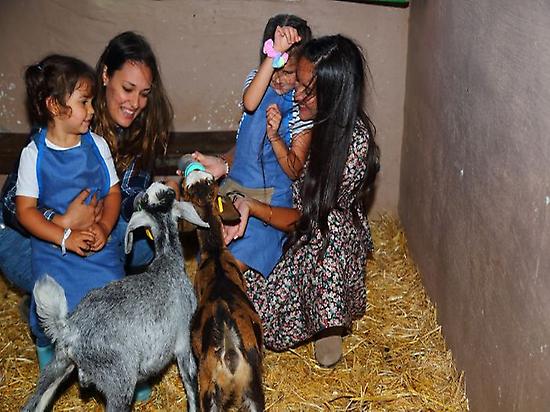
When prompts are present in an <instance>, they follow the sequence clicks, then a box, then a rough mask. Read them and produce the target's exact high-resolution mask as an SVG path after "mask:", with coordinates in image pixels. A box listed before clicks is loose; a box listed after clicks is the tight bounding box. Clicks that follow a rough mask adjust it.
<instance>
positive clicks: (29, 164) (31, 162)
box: [15, 133, 118, 199]
mask: <svg viewBox="0 0 550 412" xmlns="http://www.w3.org/2000/svg"><path fill="white" fill-rule="evenodd" d="M91 135H92V137H93V139H94V142H95V144H96V146H97V148H98V149H99V153H100V154H101V157H103V159H104V160H105V164H106V165H107V169H108V170H109V179H110V181H111V184H110V186H109V187H112V186H114V185H116V184H117V183H118V176H117V173H116V169H115V164H114V162H113V156H112V155H111V150H110V149H109V145H108V144H107V142H106V141H105V139H104V138H103V137H101V136H98V135H97V134H95V133H91ZM46 146H47V147H49V148H50V149H54V150H67V149H72V148H73V147H78V146H80V142H79V143H78V144H77V145H75V146H73V147H59V146H57V145H55V144H54V143H52V142H51V141H49V140H48V139H47V138H46ZM37 158H38V148H37V147H36V144H35V143H34V140H33V141H31V142H30V143H29V144H28V145H27V146H26V147H25V148H24V149H23V151H22V152H21V160H20V161H19V169H18V171H17V190H16V192H15V195H16V196H28V197H34V198H36V199H38V192H39V190H38V179H37V178H36V159H37ZM82 189H85V188H84V187H83V188H82Z"/></svg>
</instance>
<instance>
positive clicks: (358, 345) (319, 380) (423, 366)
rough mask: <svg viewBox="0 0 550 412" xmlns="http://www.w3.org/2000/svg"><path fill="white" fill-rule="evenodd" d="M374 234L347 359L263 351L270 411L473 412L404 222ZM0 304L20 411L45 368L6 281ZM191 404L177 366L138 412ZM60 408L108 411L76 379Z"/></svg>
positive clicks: (4, 387)
mask: <svg viewBox="0 0 550 412" xmlns="http://www.w3.org/2000/svg"><path fill="white" fill-rule="evenodd" d="M372 231H373V238H374V240H375V245H376V250H375V252H374V254H373V258H372V260H369V262H368V267H367V286H368V306H367V312H366V314H365V316H364V317H363V318H362V319H361V320H359V321H357V322H356V323H355V324H354V327H353V333H352V334H351V335H350V336H347V337H346V338H345V340H344V355H345V356H344V359H343V360H342V361H341V362H340V363H339V364H338V365H337V366H336V367H335V368H334V369H329V370H327V369H322V368H320V367H318V366H317V364H316V362H315V360H314V357H313V350H312V345H311V344H309V345H305V346H303V347H300V348H298V349H296V350H292V351H288V352H284V353H274V352H270V351H266V357H265V361H264V367H265V371H264V384H265V385H264V386H265V393H266V398H267V409H268V410H271V411H316V410H319V411H324V410H330V411H359V410H360V411H466V410H468V402H467V399H466V395H465V390H464V376H463V374H462V373H459V372H458V371H457V370H456V368H455V366H454V363H453V359H452V355H451V353H450V351H449V350H448V349H447V348H446V346H445V341H444V338H443V336H442V333H441V327H440V326H439V325H438V324H437V320H436V311H435V309H434V307H433V305H432V304H431V303H430V301H429V299H428V297H427V295H426V292H425V291H424V288H423V286H422V283H421V279H420V276H419V274H418V272H417V269H416V266H415V265H414V262H412V261H411V259H410V257H409V253H408V250H407V244H406V239H405V236H404V234H403V231H402V229H401V227H400V226H399V223H398V222H397V221H396V220H395V219H393V218H391V217H389V216H380V217H379V218H377V219H376V220H374V221H372ZM190 265H192V264H191V263H190ZM192 269H193V268H192V266H191V267H190V270H192ZM0 296H1V297H2V299H0V322H1V325H2V332H1V333H0V410H2V411H8V410H16V409H19V408H20V407H21V405H23V403H24V402H25V399H26V398H27V397H28V396H29V394H30V393H31V391H32V390H33V388H34V385H35V382H36V379H37V373H38V367H37V363H36V356H35V353H34V348H33V345H32V342H31V337H30V335H29V331H28V327H27V325H26V323H24V322H22V321H21V319H20V315H19V311H18V305H19V302H20V300H21V296H20V295H18V294H17V293H16V292H15V291H13V290H12V289H9V288H8V287H7V286H6V284H5V282H4V280H3V279H1V280H0ZM185 405H186V402H185V394H184V390H183V386H182V384H181V381H180V379H179V375H178V373H177V368H176V366H175V365H174V364H172V365H171V366H170V367H169V368H168V370H167V371H166V373H165V374H164V375H163V376H161V377H160V378H159V382H157V384H156V385H155V387H154V391H153V396H152V398H151V399H150V400H149V401H148V402H145V403H141V404H137V405H135V408H134V410H136V411H172V410H184V409H185ZM54 410H56V411H75V410H78V411H101V410H103V405H102V403H101V398H100V396H99V395H97V394H96V393H95V392H93V391H86V392H83V391H80V390H79V387H78V385H77V383H76V380H75V379H73V380H72V381H71V382H69V383H68V384H67V385H66V388H65V390H64V392H63V393H62V394H60V395H58V396H57V400H56V402H55V408H54Z"/></svg>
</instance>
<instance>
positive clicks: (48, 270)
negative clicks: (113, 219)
mask: <svg viewBox="0 0 550 412" xmlns="http://www.w3.org/2000/svg"><path fill="white" fill-rule="evenodd" d="M46 132H47V129H45V128H44V129H41V130H40V131H39V132H38V133H37V134H36V135H35V136H34V138H33V139H34V142H35V144H36V147H37V148H38V157H37V160H36V177H37V179H38V189H39V192H38V193H39V194H38V207H41V206H47V207H48V208H51V209H54V210H56V211H57V212H59V213H61V214H63V213H65V211H66V209H67V207H68V206H69V204H70V202H71V201H72V200H73V199H74V198H75V197H76V196H77V195H78V194H79V193H80V192H81V191H82V190H83V189H85V188H90V190H91V193H90V197H89V199H91V197H92V195H93V194H94V193H97V194H98V198H101V199H102V198H104V197H105V196H106V195H107V193H108V192H109V189H110V179H109V171H108V169H107V165H106V164H105V161H104V160H103V157H102V156H101V154H100V153H99V149H98V148H97V146H96V144H95V142H94V140H93V137H92V136H91V134H90V132H88V133H86V134H83V135H82V136H81V141H80V146H77V147H73V148H70V149H67V150H55V149H52V148H49V147H47V146H46ZM89 199H88V200H87V201H89ZM31 247H32V251H31V257H32V272H33V278H34V281H35V282H36V281H37V280H38V279H39V278H40V277H42V276H43V275H45V274H48V275H49V276H51V277H53V278H54V279H55V280H56V281H57V283H59V284H60V285H61V287H62V288H63V289H64V291H65V297H66V298H67V305H68V309H69V313H70V312H72V311H73V310H74V308H75V307H76V305H77V304H78V303H79V302H80V301H81V300H82V298H83V297H84V296H85V295H86V293H88V291H90V290H91V289H94V288H99V287H102V286H104V285H106V284H107V283H109V282H111V281H113V280H116V279H121V278H122V277H123V276H124V271H123V263H122V261H121V259H120V256H119V255H120V252H119V246H118V245H117V242H116V241H114V240H112V239H111V237H109V239H108V240H107V243H106V244H105V246H104V247H103V249H101V250H100V251H98V252H96V253H92V254H90V255H89V256H87V257H81V256H78V255H77V254H75V253H72V252H70V251H67V253H66V254H65V255H62V254H61V249H60V247H59V246H57V245H54V244H52V243H49V242H45V241H42V240H40V239H37V238H36V237H34V236H33V237H32V238H31ZM29 323H30V327H31V330H32V332H33V334H34V335H35V336H36V343H37V345H38V346H46V345H48V344H49V343H50V341H49V339H48V338H47V337H46V335H45V334H44V331H43V330H42V328H41V327H40V325H39V322H38V316H37V314H36V304H35V301H34V296H33V299H32V302H31V312H30V319H29Z"/></svg>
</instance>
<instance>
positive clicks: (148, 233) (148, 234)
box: [145, 228, 153, 240]
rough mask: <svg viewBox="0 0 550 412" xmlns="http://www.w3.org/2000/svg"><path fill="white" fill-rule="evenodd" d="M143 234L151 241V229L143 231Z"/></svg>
mask: <svg viewBox="0 0 550 412" xmlns="http://www.w3.org/2000/svg"><path fill="white" fill-rule="evenodd" d="M145 234H146V235H147V237H148V238H149V239H151V240H153V233H151V229H149V228H147V229H145Z"/></svg>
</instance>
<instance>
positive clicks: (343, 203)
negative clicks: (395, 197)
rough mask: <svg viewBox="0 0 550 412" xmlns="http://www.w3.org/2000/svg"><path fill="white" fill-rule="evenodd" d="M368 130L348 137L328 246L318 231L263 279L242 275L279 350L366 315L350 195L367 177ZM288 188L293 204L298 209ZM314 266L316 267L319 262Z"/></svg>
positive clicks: (367, 243) (362, 258) (359, 236)
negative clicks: (344, 164)
mask: <svg viewBox="0 0 550 412" xmlns="http://www.w3.org/2000/svg"><path fill="white" fill-rule="evenodd" d="M368 143H369V135H368V131H367V129H366V128H365V126H364V125H363V123H362V122H361V121H358V122H357V124H356V126H355V130H354V132H353V141H352V144H351V146H350V150H349V154H348V159H347V162H346V167H345V170H344V174H343V179H342V182H341V186H340V192H339V194H338V201H337V202H338V208H337V209H334V210H332V211H331V212H330V213H329V216H328V226H329V231H328V233H327V236H328V245H327V247H326V248H325V249H323V247H322V246H323V242H322V236H321V231H320V230H319V229H318V228H315V229H314V235H313V238H312V239H311V241H310V242H309V243H307V244H305V245H302V246H301V247H300V248H299V249H298V250H297V251H296V252H294V253H291V252H290V251H289V252H287V253H286V254H285V255H284V256H283V257H282V258H281V260H280V261H279V263H278V264H277V265H276V266H275V268H274V269H273V272H272V273H271V275H270V276H269V277H268V278H267V279H265V278H264V277H262V276H261V275H259V274H258V273H256V272H254V271H251V270H249V271H247V272H246V273H245V277H246V280H247V283H248V290H247V293H248V296H249V297H250V299H251V301H252V302H253V304H254V306H255V307H256V310H257V311H258V314H259V315H260V317H261V319H262V324H263V331H264V342H265V344H266V346H267V347H268V348H270V349H273V350H277V351H281V350H285V349H288V348H290V347H293V346H296V345H297V344H299V343H302V342H304V341H305V340H307V339H309V338H311V337H312V336H314V335H315V334H316V333H318V332H319V331H321V330H323V329H325V328H328V327H333V326H344V327H346V328H349V327H350V325H351V322H352V321H353V320H354V319H357V318H360V317H361V316H362V315H363V314H364V313H365V310H366V287H365V267H366V263H367V256H368V253H369V251H370V250H372V247H373V245H372V239H371V234H370V229H369V225H368V221H367V217H366V216H365V215H364V214H363V213H361V212H359V216H360V218H361V224H360V225H359V226H356V225H354V223H353V219H352V212H351V207H352V202H353V200H354V193H356V190H357V188H358V186H359V185H360V184H361V182H362V181H363V180H364V178H365V174H366V172H367V150H368ZM300 185H301V181H296V182H295V183H294V187H293V189H294V203H295V206H296V207H298V208H299V209H301V208H302V202H301V198H300V191H299V187H300ZM319 262H320V263H319Z"/></svg>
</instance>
